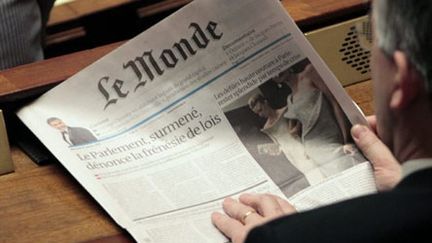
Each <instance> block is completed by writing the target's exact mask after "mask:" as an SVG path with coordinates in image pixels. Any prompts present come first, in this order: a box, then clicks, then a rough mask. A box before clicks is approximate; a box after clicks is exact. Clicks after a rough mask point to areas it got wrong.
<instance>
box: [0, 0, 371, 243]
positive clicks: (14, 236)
mask: <svg viewBox="0 0 432 243" xmlns="http://www.w3.org/2000/svg"><path fill="white" fill-rule="evenodd" d="M283 3H284V6H285V7H287V8H288V9H289V11H290V12H291V14H292V15H293V16H294V18H295V19H296V20H297V21H300V22H301V23H308V24H311V23H313V22H314V21H316V20H317V19H318V18H319V16H324V17H325V18H328V17H329V16H330V15H332V13H333V14H334V13H337V14H338V15H341V14H342V12H343V11H344V10H347V11H354V10H353V9H355V8H361V5H363V0H344V1H331V0H327V1H326V0H316V1H313V0H304V1H300V0H287V1H284V2H283ZM118 45H119V43H117V44H113V45H109V46H104V47H100V48H96V49H92V50H88V51H84V52H80V53H75V54H71V55H67V56H62V57H58V58H54V59H51V60H46V61H42V62H39V63H35V64H29V65H25V66H21V67H17V68H14V69H10V70H6V71H4V72H0V103H3V104H12V103H14V102H16V101H18V100H20V99H22V98H23V97H29V96H34V95H37V94H39V93H40V92H42V91H45V90H46V89H48V88H49V87H51V86H52V85H54V84H56V83H59V82H61V81H63V80H64V79H66V78H67V77H69V76H71V75H73V74H74V73H76V72H77V71H79V70H81V69H82V68H84V67H85V66H87V65H88V64H90V63H92V62H93V61H95V60H96V59H98V58H100V57H101V56H103V55H105V54H106V53H108V52H109V51H111V50H112V49H114V48H115V47H117V46H118ZM346 89H347V91H348V92H349V94H350V95H351V96H352V97H353V99H354V100H355V101H356V102H357V103H358V104H359V105H360V107H361V108H362V109H363V110H364V111H365V113H366V114H371V113H372V112H373V110H372V105H371V101H372V98H371V85H370V81H367V82H362V83H358V84H355V85H352V86H350V87H347V88H346ZM12 159H13V161H14V164H15V172H14V173H11V174H8V175H4V176H0V242H51V241H52V242H77V241H87V240H93V239H100V238H103V240H104V241H105V242H106V241H112V242H119V241H120V240H123V241H130V238H128V236H127V233H125V232H123V231H122V230H121V229H120V227H118V226H117V225H116V224H115V223H114V222H113V221H112V220H111V219H110V217H109V216H108V215H107V214H106V213H105V212H104V211H103V209H102V208H101V207H100V206H99V205H98V204H97V203H96V202H95V201H94V200H93V199H92V198H91V196H90V195H89V194H88V193H87V192H86V191H85V190H84V189H83V188H82V187H81V186H80V185H79V184H78V183H77V181H76V180H75V179H74V178H73V177H72V176H71V175H70V174H69V173H68V172H67V171H66V170H65V169H64V168H63V167H62V166H61V165H60V164H59V163H58V162H57V163H52V164H50V165H47V166H37V165H35V164H34V163H33V162H32V161H31V160H30V159H29V158H28V157H27V156H26V155H25V154H24V153H23V152H22V151H21V150H19V149H18V148H16V147H12ZM112 236H117V237H118V238H104V237H112Z"/></svg>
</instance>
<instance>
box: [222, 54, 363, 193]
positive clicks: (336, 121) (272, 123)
mask: <svg viewBox="0 0 432 243" xmlns="http://www.w3.org/2000/svg"><path fill="white" fill-rule="evenodd" d="M224 113H225V115H226V117H227V118H228V120H229V121H230V123H231V125H232V127H233V128H234V130H235V131H236V133H237V135H238V136H239V138H240V140H241V141H242V143H243V144H244V145H245V147H246V148H247V150H248V151H249V153H251V155H252V156H253V157H254V159H255V160H256V161H257V162H258V164H259V165H260V166H261V167H262V168H263V169H264V171H265V172H266V173H267V174H268V175H269V176H270V178H272V179H273V180H274V181H275V183H276V184H277V185H278V186H279V188H280V189H281V191H282V192H283V193H284V194H285V195H286V196H287V197H290V196H292V195H294V194H295V193H297V192H299V191H301V190H303V189H305V188H306V187H308V186H311V185H316V184H318V183H320V182H322V181H324V180H325V179H326V178H328V177H330V176H332V175H336V174H337V173H339V172H342V171H344V170H346V169H348V168H350V167H352V166H354V165H357V164H360V163H362V162H365V161H366V159H365V158H364V157H363V155H362V154H361V152H360V151H359V150H358V149H357V148H356V147H355V146H354V143H353V141H352V138H351V137H350V135H349V129H350V127H351V125H350V122H349V120H348V119H347V117H346V115H345V114H344V112H343V111H342V109H341V107H340V106H339V104H338V103H337V101H336V100H335V98H334V96H333V95H332V94H331V92H330V90H329V89H328V88H327V86H326V85H325V83H324V81H323V80H322V78H321V77H320V75H319V74H318V72H317V71H316V69H315V68H314V67H313V66H312V64H311V63H310V61H309V60H308V59H303V60H301V61H299V62H297V63H296V64H294V65H292V66H291V67H290V68H288V69H286V70H284V71H282V72H281V73H279V74H278V75H277V76H276V77H273V78H271V79H270V80H267V81H266V82H264V83H263V84H261V85H260V86H259V87H258V88H257V89H255V90H253V91H251V92H249V93H248V94H246V95H244V96H243V97H242V98H240V99H239V100H237V101H236V102H234V103H233V104H230V105H229V106H227V107H226V108H225V109H224Z"/></svg>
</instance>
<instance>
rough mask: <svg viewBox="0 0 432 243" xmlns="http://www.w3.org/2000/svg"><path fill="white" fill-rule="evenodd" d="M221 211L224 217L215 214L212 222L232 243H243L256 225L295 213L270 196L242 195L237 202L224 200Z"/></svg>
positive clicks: (285, 203) (292, 209) (229, 199)
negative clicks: (223, 212) (222, 210)
mask: <svg viewBox="0 0 432 243" xmlns="http://www.w3.org/2000/svg"><path fill="white" fill-rule="evenodd" d="M223 209H224V211H225V213H226V215H225V214H221V213H218V212H215V213H213V214H212V222H213V224H214V225H215V226H216V227H217V228H218V229H219V230H220V231H221V232H222V233H223V234H224V235H226V236H227V237H228V238H230V239H231V241H232V242H233V243H243V242H244V241H245V239H246V236H247V234H248V233H249V231H250V230H251V229H253V228H254V227H256V226H258V225H261V224H264V223H266V222H268V221H270V220H272V219H275V218H278V217H280V216H283V215H287V214H292V213H295V212H296V210H295V209H294V207H293V206H292V205H291V204H289V203H288V202H287V201H285V200H284V199H282V198H280V197H278V196H275V195H270V194H242V195H241V196H240V197H239V200H238V201H236V200H234V199H231V198H226V199H225V200H224V202H223Z"/></svg>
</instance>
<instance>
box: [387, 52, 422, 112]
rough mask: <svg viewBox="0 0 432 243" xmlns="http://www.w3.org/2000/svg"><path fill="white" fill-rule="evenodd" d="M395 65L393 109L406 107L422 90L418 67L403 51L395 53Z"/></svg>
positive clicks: (391, 105)
mask: <svg viewBox="0 0 432 243" xmlns="http://www.w3.org/2000/svg"><path fill="white" fill-rule="evenodd" d="M393 62H394V65H395V72H396V73H395V75H394V88H393V92H392V96H391V99H390V107H391V108H392V109H404V108H406V107H408V106H409V105H410V104H411V102H412V101H413V100H414V99H416V97H417V95H418V94H419V91H420V88H421V87H420V86H421V85H420V84H421V80H420V79H419V75H418V72H417V70H416V69H414V68H413V67H412V66H411V63H410V61H409V60H408V57H407V56H406V54H405V53H403V52H402V51H395V53H394V54H393Z"/></svg>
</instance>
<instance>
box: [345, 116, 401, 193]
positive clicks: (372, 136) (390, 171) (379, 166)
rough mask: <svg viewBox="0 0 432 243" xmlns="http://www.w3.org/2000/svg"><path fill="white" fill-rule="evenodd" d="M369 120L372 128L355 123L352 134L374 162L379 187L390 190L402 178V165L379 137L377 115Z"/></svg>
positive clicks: (382, 189) (380, 189) (364, 152)
mask: <svg viewBox="0 0 432 243" xmlns="http://www.w3.org/2000/svg"><path fill="white" fill-rule="evenodd" d="M368 122H369V124H370V128H368V127H366V126H363V125H354V126H353V127H352V129H351V135H352V137H353V138H354V141H355V142H356V144H357V146H358V147H359V149H360V150H361V151H362V152H363V154H364V155H365V156H366V157H367V158H368V159H369V161H370V162H371V163H372V167H373V173H374V177H375V183H376V186H377V189H378V190H379V191H386V190H390V189H392V188H393V187H394V186H396V184H397V183H398V182H399V181H400V180H401V175H402V174H401V166H400V164H399V163H398V161H397V160H396V158H395V157H394V156H393V154H392V153H391V151H390V150H389V148H388V147H387V146H386V145H385V144H384V143H383V142H382V141H381V140H380V139H379V138H378V136H377V134H376V118H375V116H370V117H368ZM371 129H372V130H371Z"/></svg>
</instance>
